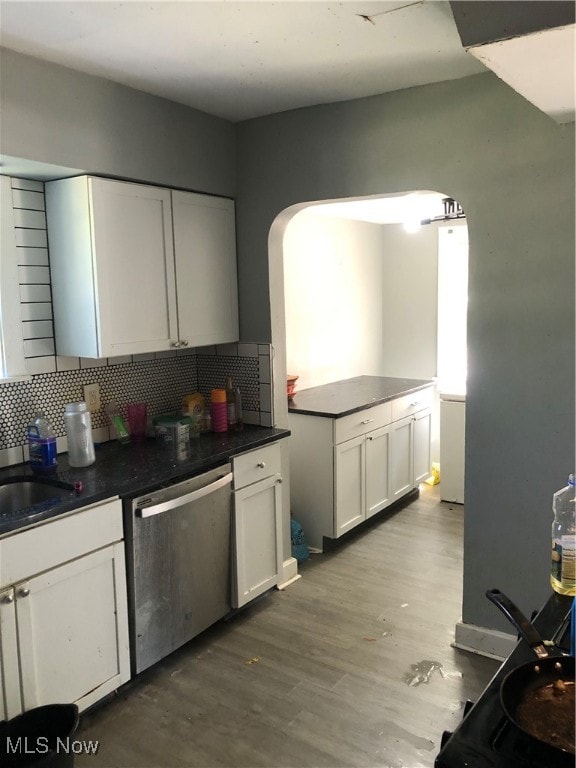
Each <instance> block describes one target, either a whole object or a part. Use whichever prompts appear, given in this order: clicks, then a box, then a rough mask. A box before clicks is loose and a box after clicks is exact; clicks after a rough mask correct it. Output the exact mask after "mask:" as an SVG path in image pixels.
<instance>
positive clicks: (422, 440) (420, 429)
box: [413, 410, 432, 486]
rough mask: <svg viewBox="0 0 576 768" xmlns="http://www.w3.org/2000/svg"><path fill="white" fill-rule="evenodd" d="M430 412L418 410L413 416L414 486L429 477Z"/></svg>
mask: <svg viewBox="0 0 576 768" xmlns="http://www.w3.org/2000/svg"><path fill="white" fill-rule="evenodd" d="M431 424H432V412H431V411H429V410H424V411H420V412H419V413H417V414H415V416H414V438H413V439H414V486H417V485H418V483H422V482H424V480H426V478H428V477H430V470H431V462H430V437H431Z"/></svg>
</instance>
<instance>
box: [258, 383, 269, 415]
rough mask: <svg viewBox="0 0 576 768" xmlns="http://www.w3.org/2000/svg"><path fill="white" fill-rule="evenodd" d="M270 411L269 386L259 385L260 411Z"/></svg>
mask: <svg viewBox="0 0 576 768" xmlns="http://www.w3.org/2000/svg"><path fill="white" fill-rule="evenodd" d="M271 410H272V398H271V391H270V384H260V411H271Z"/></svg>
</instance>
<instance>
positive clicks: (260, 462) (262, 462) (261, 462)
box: [256, 461, 266, 469]
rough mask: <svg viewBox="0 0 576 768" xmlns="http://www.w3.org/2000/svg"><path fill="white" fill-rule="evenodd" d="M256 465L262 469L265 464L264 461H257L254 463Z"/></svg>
mask: <svg viewBox="0 0 576 768" xmlns="http://www.w3.org/2000/svg"><path fill="white" fill-rule="evenodd" d="M256 466H257V467H258V469H264V467H265V466H266V462H264V461H259V462H258V464H256Z"/></svg>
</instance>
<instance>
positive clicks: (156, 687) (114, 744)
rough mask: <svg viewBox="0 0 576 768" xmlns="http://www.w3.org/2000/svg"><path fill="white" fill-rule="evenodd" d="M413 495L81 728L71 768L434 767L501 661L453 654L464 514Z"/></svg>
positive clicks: (433, 496)
mask: <svg viewBox="0 0 576 768" xmlns="http://www.w3.org/2000/svg"><path fill="white" fill-rule="evenodd" d="M422 488H423V490H422V492H421V494H420V497H419V498H417V499H416V500H414V501H412V502H411V503H410V504H408V505H406V506H404V507H402V508H401V509H398V510H396V511H394V512H392V513H389V514H387V515H384V516H383V517H380V518H379V519H377V520H374V521H370V522H369V523H367V524H366V526H365V527H364V528H363V530H361V531H358V532H353V534H352V535H349V537H348V538H347V540H346V541H345V542H342V543H341V544H339V545H338V546H336V547H335V548H334V549H332V550H331V551H330V552H328V553H325V554H323V555H312V556H311V557H310V559H309V561H307V562H306V563H304V564H303V565H302V566H301V567H300V572H301V574H302V578H301V579H299V580H298V581H296V582H295V583H294V584H292V585H291V586H290V587H288V588H287V589H286V590H284V591H273V592H271V593H269V594H268V595H267V596H265V597H264V598H263V599H261V600H259V601H257V602H256V603H255V604H253V605H251V606H249V607H248V609H247V610H244V611H243V612H242V613H239V614H237V615H236V616H234V617H233V618H231V619H229V620H227V621H224V622H221V623H219V624H218V625H217V626H215V627H213V628H212V629H210V630H208V631H207V632H205V633H204V634H203V635H202V636H201V637H199V638H196V639H195V640H193V641H192V642H190V643H188V644H187V645H186V646H185V647H184V648H182V649H180V650H179V651H177V652H176V653H174V654H172V656H170V657H169V658H167V659H165V660H163V661H162V662H160V663H159V664H158V665H156V666H155V667H154V668H152V669H150V670H148V671H146V672H145V673H143V674H142V675H140V676H139V677H138V679H137V680H135V681H133V682H131V683H130V684H128V686H126V687H125V688H124V689H122V691H121V692H120V693H119V694H118V695H116V696H115V697H114V698H113V699H111V700H109V701H107V702H106V703H105V704H104V705H103V706H101V707H100V708H99V709H97V710H95V711H93V712H92V713H88V714H86V715H85V716H84V717H82V721H81V725H80V729H79V732H78V734H77V735H76V737H75V738H77V739H85V740H87V739H94V740H98V741H99V743H100V746H99V751H98V754H97V755H95V756H86V755H77V756H76V766H77V768H84V766H86V767H91V768H121V767H122V768H151V767H153V766H154V767H155V766H158V767H161V768H172V767H174V768H179V767H180V766H190V767H191V768H192V767H194V768H213V767H214V768H215V767H216V766H234V767H236V768H240V767H245V768H252V767H256V766H263V767H264V768H322V767H324V766H325V767H327V768H353V767H354V768H355V767H356V766H358V767H360V766H365V767H366V768H421V767H422V768H431V766H433V764H434V758H435V756H436V754H437V752H438V750H439V748H440V738H441V735H442V732H443V731H444V730H452V729H453V728H454V727H455V725H456V724H457V723H458V722H459V720H460V719H461V717H462V708H463V705H464V702H465V701H466V699H468V698H470V699H475V698H476V697H477V696H478V694H479V693H480V691H481V690H482V689H483V688H484V686H485V685H486V684H487V682H488V681H489V679H490V678H491V677H492V675H493V674H494V672H495V671H496V669H497V668H498V664H497V662H494V661H491V660H489V659H485V658H482V657H479V656H474V655H471V654H467V653H465V652H462V651H459V650H456V649H454V648H452V647H451V645H450V643H451V641H452V640H453V636H454V626H455V624H456V622H457V621H458V619H459V618H460V608H461V595H462V588H461V582H462V532H463V525H462V523H463V515H464V508H463V507H461V506H459V505H452V504H446V503H442V502H440V501H439V500H438V499H439V493H438V488H437V487H435V488H430V487H429V486H422Z"/></svg>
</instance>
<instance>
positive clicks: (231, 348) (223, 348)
mask: <svg viewBox="0 0 576 768" xmlns="http://www.w3.org/2000/svg"><path fill="white" fill-rule="evenodd" d="M216 354H217V355H220V356H225V357H237V356H238V345H237V344H219V345H218V346H217V347H216Z"/></svg>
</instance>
